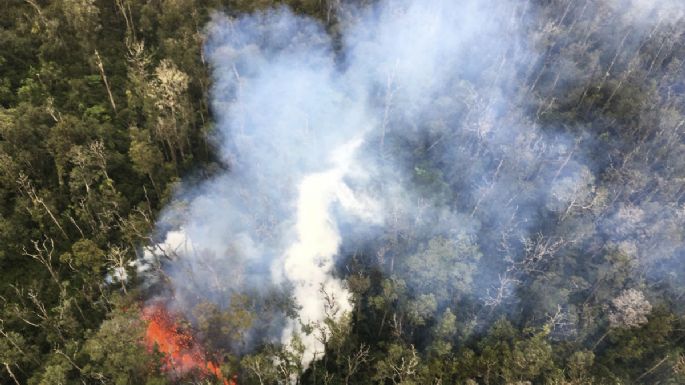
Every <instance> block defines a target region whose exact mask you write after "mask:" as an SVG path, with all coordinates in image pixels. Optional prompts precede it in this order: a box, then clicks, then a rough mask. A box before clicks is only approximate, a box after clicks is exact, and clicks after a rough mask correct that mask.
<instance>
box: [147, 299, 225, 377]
mask: <svg viewBox="0 0 685 385" xmlns="http://www.w3.org/2000/svg"><path fill="white" fill-rule="evenodd" d="M143 318H144V319H145V320H146V321H148V326H147V330H146V332H145V343H146V345H147V346H148V348H149V349H150V350H152V349H153V348H154V347H155V346H157V349H158V350H159V352H161V353H162V354H164V369H165V370H166V371H168V372H169V373H172V374H174V375H178V376H180V375H183V374H185V373H188V372H189V371H191V370H198V371H199V372H200V373H201V374H203V375H206V376H210V375H212V376H215V377H216V378H218V379H219V380H220V381H222V383H223V384H224V385H237V384H236V381H235V379H230V380H229V379H226V378H225V377H224V376H223V374H222V373H221V370H220V369H219V366H218V365H217V364H216V363H214V362H212V361H211V360H209V359H207V357H206V356H207V355H206V354H205V352H204V351H203V349H202V348H201V347H200V346H199V345H198V344H197V343H196V342H195V339H194V338H193V336H192V334H190V332H189V331H188V330H186V329H183V328H182V327H180V326H179V325H178V322H177V320H176V319H175V318H174V317H173V316H172V315H171V314H169V312H167V310H166V309H165V308H164V307H163V306H161V305H151V306H148V307H146V308H145V309H144V310H143Z"/></svg>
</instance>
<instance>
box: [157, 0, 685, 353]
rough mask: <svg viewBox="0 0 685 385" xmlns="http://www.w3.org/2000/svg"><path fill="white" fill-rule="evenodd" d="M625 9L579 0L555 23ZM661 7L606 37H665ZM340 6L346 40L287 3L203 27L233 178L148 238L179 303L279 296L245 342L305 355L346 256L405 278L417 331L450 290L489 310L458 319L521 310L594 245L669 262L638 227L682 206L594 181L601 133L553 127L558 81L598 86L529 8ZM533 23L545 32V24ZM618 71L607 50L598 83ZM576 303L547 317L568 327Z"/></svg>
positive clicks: (670, 253)
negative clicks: (306, 328)
mask: <svg viewBox="0 0 685 385" xmlns="http://www.w3.org/2000/svg"><path fill="white" fill-rule="evenodd" d="M617 3H625V1H612V2H607V3H602V2H587V3H586V4H585V8H583V7H580V6H579V7H574V8H572V9H571V10H570V11H569V12H568V15H564V16H563V17H564V18H568V20H571V19H573V18H575V17H580V16H579V14H580V12H583V13H584V12H591V11H592V8H593V7H602V6H610V7H614V6H619V5H617ZM588 4H589V5H588ZM655 4H656V3H655V2H646V1H645V2H643V1H635V2H631V5H630V7H631V8H630V9H631V10H632V12H630V13H624V14H622V15H624V16H625V17H633V18H636V20H639V23H638V22H635V30H634V31H633V32H632V33H633V36H631V37H629V38H625V39H623V40H624V42H623V43H621V39H622V38H623V37H622V36H619V37H618V38H616V39H618V41H617V40H616V39H614V36H613V35H610V34H607V35H606V37H605V42H606V44H616V45H617V46H621V45H623V46H629V45H635V47H636V49H639V46H640V44H639V43H640V42H641V40H640V39H641V38H642V37H645V36H647V35H648V34H650V33H654V30H655V28H657V27H656V23H654V22H651V21H649V17H651V15H655V14H658V13H659V12H661V13H662V14H663V12H664V9H665V8H663V7H662V3H659V4H660V5H659V6H657V5H655ZM674 4H675V3H674ZM666 5H668V6H675V7H676V8H677V6H676V5H671V4H666V3H663V6H666ZM346 14H347V15H349V17H347V18H345V17H343V19H342V21H341V22H340V24H341V27H340V28H341V36H340V37H339V39H340V41H339V42H338V41H333V40H332V38H331V36H330V35H329V33H327V32H326V31H325V29H324V27H323V26H322V25H320V24H319V23H318V22H316V21H314V20H312V19H309V18H306V17H302V16H297V15H295V14H293V13H292V12H291V11H290V10H288V9H286V8H278V9H273V10H270V11H265V12H258V13H254V14H251V15H244V16H240V17H238V18H234V19H232V18H229V17H227V16H224V15H221V14H217V15H215V16H214V18H213V20H212V22H211V23H210V25H209V26H208V27H207V34H208V39H207V43H206V54H207V57H208V58H209V61H210V63H211V70H212V73H213V77H214V85H213V91H212V101H213V112H214V116H215V120H216V129H217V142H218V143H219V147H220V153H221V156H222V159H223V161H224V162H225V164H227V165H228V171H226V172H225V173H223V174H221V175H218V176H216V177H214V178H213V179H212V180H210V181H207V182H205V183H203V184H202V185H201V186H200V187H198V188H196V189H194V190H192V191H189V192H184V193H183V194H180V195H179V197H178V200H177V202H176V203H175V205H173V206H172V207H170V208H169V209H168V210H167V212H166V214H165V215H164V217H163V219H162V221H161V222H162V224H163V226H162V228H170V227H172V228H174V231H171V232H169V233H168V235H167V241H166V242H165V243H164V244H161V245H160V246H161V247H163V248H165V249H166V250H167V254H175V256H174V257H173V258H172V260H171V261H170V262H166V263H165V265H164V270H165V272H166V274H167V276H168V278H169V279H170V283H171V287H172V288H173V292H174V293H173V303H174V304H175V305H176V306H177V307H178V308H179V309H181V310H184V311H187V309H191V308H192V306H193V304H195V303H197V302H198V301H202V300H208V301H211V302H213V303H216V304H218V305H219V306H221V307H226V306H228V305H229V303H230V301H231V298H232V296H233V295H235V294H236V293H247V294H249V295H250V296H251V297H252V298H254V301H255V303H258V302H259V301H260V298H262V297H261V296H262V295H266V294H267V293H268V292H270V291H272V290H276V291H279V290H284V291H285V292H287V293H288V294H289V295H290V296H292V297H291V298H292V301H293V303H292V305H294V306H295V307H296V308H297V309H298V311H297V316H296V317H295V316H293V314H289V312H288V311H287V310H285V309H284V310H283V312H282V317H278V319H275V320H274V319H269V320H263V321H261V322H260V321H259V320H257V321H255V329H259V330H260V331H259V332H256V331H255V332H254V334H253V335H251V336H248V337H246V339H247V340H249V341H251V342H255V343H256V342H258V340H259V339H260V338H265V337H266V338H267V339H272V340H276V341H281V342H283V343H288V342H289V341H291V340H292V338H293V337H294V336H295V335H299V338H300V339H301V340H302V343H303V344H304V347H305V353H304V356H303V361H304V362H305V363H308V362H310V361H311V360H312V359H314V358H315V357H316V356H320V355H321V354H323V353H324V349H323V344H322V342H321V337H320V336H318V335H317V334H316V333H311V334H306V333H303V332H302V325H310V326H311V325H323V324H324V322H325V320H326V317H328V316H329V315H330V314H332V313H331V306H333V307H335V312H333V314H336V317H340V315H341V314H343V313H344V312H349V311H351V310H352V308H353V306H354V304H353V303H352V302H351V293H350V292H349V290H348V287H347V284H346V282H345V280H344V278H345V275H346V274H348V273H350V271H351V270H350V269H352V268H351V267H350V266H349V261H350V259H349V258H350V256H351V255H366V256H367V257H366V259H365V260H364V263H366V264H373V265H376V266H377V267H378V269H379V270H381V271H384V272H385V273H386V274H387V275H388V276H393V277H397V278H398V279H401V280H402V281H403V284H405V285H406V287H407V290H408V291H409V292H410V293H412V294H411V295H412V297H413V298H415V302H414V303H413V305H412V306H414V307H412V309H415V310H412V312H411V314H413V316H412V317H413V318H412V319H413V320H412V321H411V322H416V323H420V322H422V321H421V320H422V317H423V318H425V317H426V314H428V313H435V312H436V311H437V312H438V313H442V312H443V311H444V310H445V309H447V308H448V303H449V302H450V301H454V300H455V298H466V297H468V298H471V299H473V300H474V301H476V302H478V303H480V304H482V305H483V306H484V308H485V309H490V310H488V311H483V312H480V313H477V314H471V315H466V314H462V315H460V317H470V320H472V321H473V322H474V323H478V322H479V321H480V320H481V319H483V318H487V317H488V316H490V314H491V313H490V312H492V310H491V309H495V308H496V309H500V311H505V312H511V313H516V309H518V307H517V305H518V304H519V302H520V301H521V298H522V297H521V296H518V295H515V294H516V293H517V287H518V286H517V285H518V284H520V283H521V282H524V281H526V282H528V283H531V282H533V283H534V282H535V279H536V278H535V276H534V272H535V271H540V270H544V269H547V268H549V266H550V265H555V264H558V263H560V262H558V261H561V260H563V258H564V255H568V254H569V253H572V252H578V250H590V251H592V252H594V251H596V248H597V247H598V246H596V242H595V241H594V240H596V238H601V239H603V240H604V242H606V244H608V245H616V247H618V248H620V249H621V250H623V252H624V253H627V254H629V255H633V256H634V258H635V259H637V260H640V261H645V259H644V258H641V257H640V255H642V254H645V253H647V252H648V251H647V250H643V248H644V247H646V246H645V245H646V244H652V245H654V247H651V246H650V247H649V248H650V250H651V253H654V254H659V255H660V256H661V257H660V258H662V259H663V260H670V261H671V262H672V263H675V264H676V266H678V264H680V260H679V259H678V257H677V253H678V252H677V250H682V246H683V243H682V242H683V240H682V234H681V236H671V238H668V236H667V235H666V234H674V231H671V230H653V231H652V232H651V233H650V232H642V233H641V234H642V235H636V234H635V233H636V232H638V231H639V229H640V228H644V226H647V223H654V222H653V221H654V220H655V219H656V218H661V219H660V220H659V222H661V226H680V225H681V224H682V223H683V221H684V220H685V218H684V216H685V215H683V210H682V207H681V206H682V205H680V206H678V203H677V202H670V203H668V202H664V201H661V202H642V203H634V202H628V201H625V200H624V199H622V198H617V199H614V200H613V201H608V200H607V199H605V198H606V196H607V195H608V194H609V193H608V191H613V190H614V189H617V188H618V187H617V186H615V182H612V181H603V180H602V173H603V171H604V170H606V169H607V168H609V167H613V166H612V165H610V163H611V160H609V159H607V158H605V157H602V156H597V155H596V154H597V153H598V151H599V152H601V151H603V150H602V149H603V148H604V147H603V146H606V143H605V142H602V141H601V140H600V139H599V135H598V134H597V133H596V132H595V131H593V128H592V126H593V124H592V123H591V122H588V123H587V125H585V124H578V125H573V126H569V125H566V124H563V123H557V122H554V121H553V120H550V119H547V118H546V117H545V108H550V106H551V105H552V103H557V100H558V99H560V96H559V95H562V94H563V92H564V91H563V90H564V87H565V84H571V83H579V82H581V83H582V82H588V83H589V82H590V81H598V79H600V80H601V76H594V77H593V75H591V74H589V73H588V72H587V71H584V69H583V68H577V67H576V65H575V64H573V61H572V60H570V59H569V60H563V59H564V55H563V54H562V55H560V57H561V58H562V59H561V60H559V61H557V62H547V61H545V58H546V54H547V53H546V52H538V51H537V49H536V47H537V43H538V42H539V41H541V40H543V39H545V38H550V36H552V37H553V35H554V33H555V32H554V22H552V21H549V20H551V19H552V18H546V17H545V15H542V14H536V9H535V8H534V5H532V4H529V2H516V1H478V0H466V1H459V2H456V1H441V0H429V1H426V0H422V1H408V0H403V1H392V2H390V1H388V2H386V1H382V2H379V3H378V4H375V5H373V6H369V7H366V8H363V9H356V8H349V9H347V13H346ZM341 15H342V14H341ZM668 15H672V13H669V14H668ZM560 16H561V15H556V16H555V18H556V19H557V22H559V17H560ZM341 17H342V16H341ZM544 20H548V21H549V23H550V24H548V26H549V28H544V27H543V28H538V26H539V24H543V25H544V23H543V22H542V21H544ZM568 20H566V21H565V22H567V23H568ZM664 20H666V21H668V19H664ZM574 23H575V21H574ZM581 27H582V25H579V26H578V27H577V28H578V29H579V30H582V28H581ZM607 28H609V29H610V28H611V24H610V23H609V25H608V26H607ZM540 31H544V32H540ZM336 38H337V37H336ZM617 43H618V44H617ZM338 46H339V47H341V48H339V49H335V48H334V47H338ZM628 52H630V51H628ZM568 54H569V55H571V53H570V52H569V53H568ZM630 60H631V58H630V57H629V55H626V57H623V56H620V55H618V54H617V58H616V60H615V61H616V64H615V66H616V67H615V68H612V69H609V71H614V70H618V68H619V67H620V68H622V67H625V66H629V65H630V63H629V62H630ZM546 71H548V72H546ZM549 71H552V72H555V73H558V74H560V75H558V76H557V77H556V79H555V78H554V77H553V76H552V77H550V76H549V75H548V73H549ZM583 98H584V96H583V95H579V99H580V100H582V99H583ZM550 101H551V102H550ZM615 124H616V125H620V122H617V123H615ZM681 128H682V126H681ZM639 168H640V165H639V164H636V165H635V166H634V167H633V169H634V170H637V169H639ZM600 182H601V183H600ZM674 210H675V211H674ZM666 218H668V219H666ZM598 233H599V235H596V234H598ZM648 233H649V234H648ZM677 233H678V232H677V231H676V232H675V234H677ZM640 236H641V237H647V239H645V240H644V242H642V241H640V242H636V241H637V239H639V237H640ZM665 238H668V239H665ZM649 242H651V243H649ZM656 244H658V246H656ZM170 250H173V251H174V253H170V252H169V251H170ZM671 262H669V263H671ZM635 263H636V264H640V263H642V262H635ZM650 263H651V262H650ZM644 264H645V265H644V266H647V265H648V263H647V262H644ZM578 269H579V270H582V268H578ZM645 269H646V270H645V271H647V272H648V275H649V274H654V276H657V275H659V274H660V273H659V272H658V271H656V270H650V268H649V267H646V268H645ZM571 275H573V276H575V275H582V273H578V274H576V273H573V274H571ZM659 276H660V275H659ZM572 284H573V285H587V282H585V283H577V282H576V281H574V283H569V286H571V285H572ZM570 291H571V289H569V292H570ZM519 294H520V293H519ZM569 295H570V294H569V293H568V292H564V293H563V294H559V295H557V294H554V295H550V296H549V298H547V299H546V300H547V301H545V302H541V306H542V307H543V308H544V309H545V310H548V311H550V312H553V311H554V310H555V309H556V308H557V306H562V307H563V308H564V311H565V312H567V313H568V314H570V315H569V317H570V318H571V319H573V313H574V312H575V311H577V309H574V308H573V307H572V306H567V305H566V304H567V302H568V296H569ZM532 298H534V297H530V298H529V299H528V300H531V301H532V300H534V299H532ZM254 306H255V307H256V308H258V307H259V306H261V305H258V304H257V305H254ZM452 310H455V309H452ZM466 321H469V320H468V319H467V320H466ZM466 321H465V322H466ZM571 323H573V321H572V322H571ZM565 333H571V334H572V333H573V326H571V327H570V331H565ZM560 338H563V336H560ZM249 341H248V343H247V345H249V344H250V342H249Z"/></svg>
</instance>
